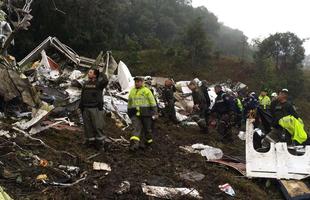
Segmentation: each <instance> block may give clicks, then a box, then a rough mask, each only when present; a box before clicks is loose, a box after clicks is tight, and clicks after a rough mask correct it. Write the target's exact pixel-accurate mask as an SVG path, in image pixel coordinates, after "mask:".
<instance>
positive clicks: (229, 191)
mask: <svg viewBox="0 0 310 200" xmlns="http://www.w3.org/2000/svg"><path fill="white" fill-rule="evenodd" d="M219 189H220V190H221V191H223V192H225V193H226V194H228V195H230V196H232V197H234V196H235V195H236V193H235V191H234V189H233V188H232V187H231V186H230V185H229V184H228V183H225V184H224V185H219Z"/></svg>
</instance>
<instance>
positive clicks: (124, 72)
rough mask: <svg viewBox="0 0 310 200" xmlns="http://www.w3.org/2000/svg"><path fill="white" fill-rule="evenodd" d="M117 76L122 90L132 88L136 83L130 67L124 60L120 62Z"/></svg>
mask: <svg viewBox="0 0 310 200" xmlns="http://www.w3.org/2000/svg"><path fill="white" fill-rule="evenodd" d="M117 76H118V81H119V84H120V85H121V88H122V91H124V90H128V89H130V88H132V87H133V86H134V84H135V82H134V80H133V77H132V75H131V73H130V71H129V69H128V67H127V66H126V65H125V63H123V62H122V61H120V62H119V64H118V69H117Z"/></svg>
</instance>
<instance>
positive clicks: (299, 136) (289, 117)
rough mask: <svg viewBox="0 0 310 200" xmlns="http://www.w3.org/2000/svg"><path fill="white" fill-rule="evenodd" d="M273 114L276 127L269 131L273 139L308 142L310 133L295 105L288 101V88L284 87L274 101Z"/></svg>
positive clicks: (297, 142)
mask: <svg viewBox="0 0 310 200" xmlns="http://www.w3.org/2000/svg"><path fill="white" fill-rule="evenodd" d="M271 115H272V117H273V127H274V129H273V130H272V131H271V132H270V133H269V136H270V137H271V138H272V139H274V140H275V141H276V142H277V141H282V142H283V141H286V142H293V143H295V144H305V143H308V141H307V140H308V134H307V133H306V132H305V130H304V124H303V121H302V120H301V119H300V118H299V116H298V114H297V112H296V110H295V108H294V106H293V105H292V104H291V103H290V102H289V101H288V90H287V89H282V90H281V91H280V93H279V96H278V99H277V100H276V101H273V102H272V105H271ZM283 130H286V131H287V132H288V133H289V134H290V137H287V134H285V133H286V132H285V131H283ZM288 139H290V140H291V141H289V140H288Z"/></svg>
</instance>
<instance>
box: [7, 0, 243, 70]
mask: <svg viewBox="0 0 310 200" xmlns="http://www.w3.org/2000/svg"><path fill="white" fill-rule="evenodd" d="M54 2H55V5H56V7H57V9H56V8H55V5H54V4H53V1H50V0H39V1H33V4H32V12H31V14H32V15H33V16H34V18H33V20H32V25H31V27H30V30H29V31H25V32H22V33H20V34H18V35H17V38H16V39H15V41H16V44H17V45H16V47H15V48H14V52H13V54H14V55H16V57H17V59H18V60H19V59H20V58H22V57H24V56H25V55H26V54H27V53H28V52H29V51H30V50H32V49H33V48H34V47H35V46H36V45H38V44H39V43H40V42H41V41H42V40H44V39H45V38H46V37H47V36H56V37H58V38H59V39H60V40H61V41H63V42H64V43H66V44H67V45H69V46H70V47H72V48H73V49H75V50H76V51H77V52H78V53H79V54H81V55H84V56H91V57H95V56H96V55H97V54H98V52H100V51H101V50H104V51H105V50H113V51H125V52H128V53H129V54H135V53H134V52H136V51H138V50H146V49H161V50H165V49H170V48H177V49H179V48H184V46H183V44H184V42H183V41H184V35H186V33H188V34H187V36H189V37H190V34H192V35H194V34H195V33H193V31H192V33H190V32H191V31H190V30H189V29H190V28H192V26H194V25H195V27H196V28H198V29H197V30H198V31H199V33H197V34H196V35H198V36H202V37H203V38H202V39H200V42H199V43H197V41H196V40H195V41H194V42H196V43H195V44H193V46H196V47H195V49H197V50H199V49H202V50H204V49H205V48H207V46H209V44H210V43H213V44H215V45H214V46H213V48H212V50H214V51H219V52H221V54H222V55H234V56H239V57H240V55H241V53H240V49H242V43H241V42H240V38H245V36H244V35H243V33H242V32H241V31H238V30H233V29H229V28H227V27H226V28H224V26H223V25H222V24H220V23H219V22H218V19H217V17H216V16H215V15H214V14H213V13H211V12H210V11H208V10H207V9H206V8H205V7H199V8H193V7H192V6H191V0H117V1H115V0H92V1H87V0H54ZM58 10H61V11H62V12H59V11H58ZM63 12H64V13H65V14H64V13H63ZM198 18H199V19H200V22H195V21H197V19H198ZM193 23H194V24H193ZM198 26H200V27H198ZM223 30H225V31H223ZM234 41H236V42H234ZM189 42H191V41H189ZM207 43H208V44H207ZM128 45H129V46H128ZM189 46H190V44H187V45H186V49H183V50H182V51H181V52H184V50H188V48H189ZM208 48H209V50H208V52H207V53H210V52H211V51H210V50H211V49H210V48H211V47H210V46H209V47H208ZM132 49H134V50H133V51H134V52H132ZM233 49H235V50H236V51H235V52H236V53H234V52H233V51H232V50H233ZM178 51H179V50H178ZM246 51H248V49H246ZM193 53H194V51H193V50H192V51H191V56H193ZM205 53H206V52H198V54H200V55H198V57H197V56H196V55H197V52H196V53H195V56H193V57H194V58H195V59H196V61H195V62H196V63H201V64H202V63H204V62H205V60H206V59H205V55H202V54H205ZM128 57H130V58H131V57H135V56H134V55H128ZM200 59H202V60H200ZM131 61H133V62H132V63H135V62H136V61H137V58H133V59H132V60H131ZM131 61H130V62H131Z"/></svg>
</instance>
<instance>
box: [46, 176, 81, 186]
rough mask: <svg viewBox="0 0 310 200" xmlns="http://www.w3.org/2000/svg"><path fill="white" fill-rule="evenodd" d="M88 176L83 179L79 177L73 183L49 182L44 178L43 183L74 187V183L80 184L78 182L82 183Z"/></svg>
mask: <svg viewBox="0 0 310 200" xmlns="http://www.w3.org/2000/svg"><path fill="white" fill-rule="evenodd" d="M86 177H87V176H85V177H83V178H81V179H79V180H77V181H75V182H73V183H57V182H51V183H49V182H47V181H44V180H43V183H44V184H49V185H52V186H59V187H72V186H74V185H76V184H78V183H80V182H82V181H85V179H86Z"/></svg>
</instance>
